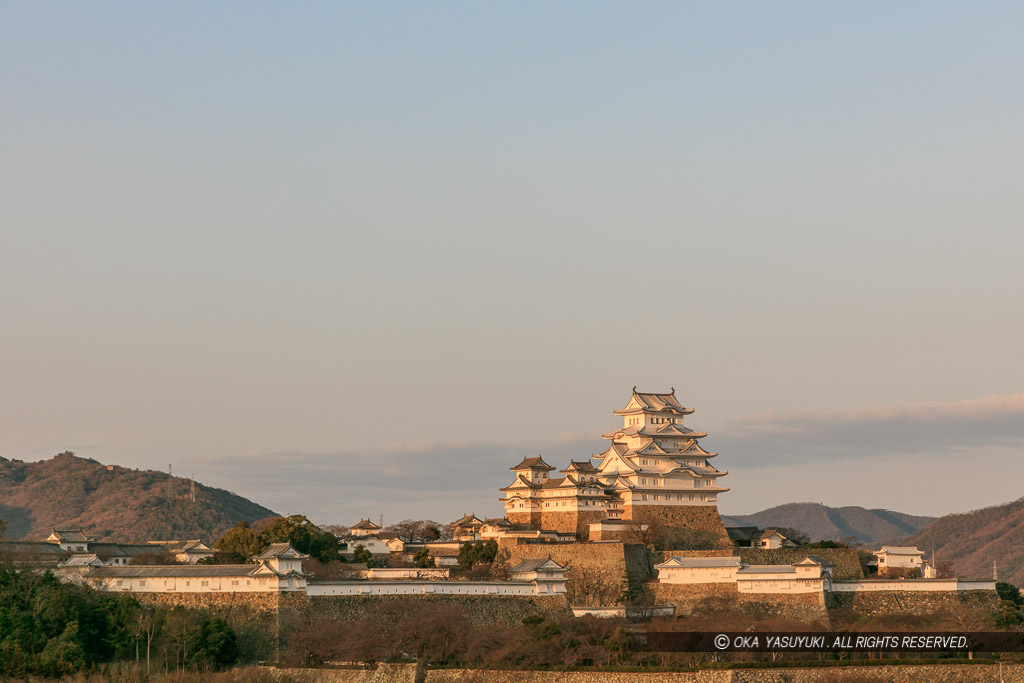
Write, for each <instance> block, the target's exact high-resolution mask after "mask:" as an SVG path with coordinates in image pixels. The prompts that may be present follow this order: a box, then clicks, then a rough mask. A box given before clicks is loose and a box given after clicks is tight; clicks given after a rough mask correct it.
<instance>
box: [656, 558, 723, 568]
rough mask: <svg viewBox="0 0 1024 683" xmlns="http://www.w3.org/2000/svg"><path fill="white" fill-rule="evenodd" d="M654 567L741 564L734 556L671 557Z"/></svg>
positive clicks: (704, 566) (701, 566) (703, 566)
mask: <svg viewBox="0 0 1024 683" xmlns="http://www.w3.org/2000/svg"><path fill="white" fill-rule="evenodd" d="M654 566H655V567H664V568H670V567H680V568H686V569H699V568H711V567H741V566H743V563H742V561H741V560H740V558H738V557H735V556H729V557H672V558H671V559H669V560H666V561H665V562H662V563H661V564H656V565H654Z"/></svg>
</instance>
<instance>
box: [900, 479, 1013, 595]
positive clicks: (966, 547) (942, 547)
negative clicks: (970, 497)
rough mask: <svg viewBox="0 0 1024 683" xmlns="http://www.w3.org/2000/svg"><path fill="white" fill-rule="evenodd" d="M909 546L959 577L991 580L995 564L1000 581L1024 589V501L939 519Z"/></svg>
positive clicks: (908, 543) (915, 536) (923, 530)
mask: <svg viewBox="0 0 1024 683" xmlns="http://www.w3.org/2000/svg"><path fill="white" fill-rule="evenodd" d="M906 543H907V545H916V546H917V547H918V548H920V549H921V550H923V551H925V553H926V555H927V556H929V557H931V553H932V550H934V551H935V561H936V563H937V564H939V565H942V564H943V563H947V562H948V563H949V564H950V565H951V566H952V568H953V570H954V571H955V572H956V573H957V574H958V575H959V576H964V577H969V578H990V577H991V576H992V570H993V566H992V563H993V562H995V563H996V567H995V569H997V570H998V574H999V580H1000V581H1007V582H1009V583H1013V584H1015V585H1017V586H1021V585H1024V498H1019V499H1017V500H1015V501H1012V502H1010V503H1003V504H1001V505H993V506H991V507H987V508H982V509H980V510H972V511H970V512H963V513H958V514H954V515H946V516H944V517H939V518H938V519H936V520H935V521H934V522H932V523H931V524H929V525H928V526H926V527H925V528H924V529H921V531H919V532H917V533H916V534H914V535H913V536H911V537H910V538H909V539H907V541H906Z"/></svg>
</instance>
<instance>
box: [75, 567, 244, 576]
mask: <svg viewBox="0 0 1024 683" xmlns="http://www.w3.org/2000/svg"><path fill="white" fill-rule="evenodd" d="M261 566H262V565H258V564H206V565H204V564H189V565H180V566H169V565H148V566H141V567H96V568H95V569H93V570H92V571H91V572H90V573H89V576H95V577H99V578H111V579H121V578H125V579H128V578H143V579H148V578H151V577H152V578H172V577H185V578H188V577H195V578H201V577H211V576H214V577H216V576H250V575H251V574H252V573H253V572H254V571H256V570H257V569H259V568H260V567H261Z"/></svg>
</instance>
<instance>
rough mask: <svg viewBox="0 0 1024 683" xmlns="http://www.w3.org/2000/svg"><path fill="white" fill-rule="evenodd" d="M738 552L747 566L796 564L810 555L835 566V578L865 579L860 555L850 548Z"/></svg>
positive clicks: (755, 549) (747, 550)
mask: <svg viewBox="0 0 1024 683" xmlns="http://www.w3.org/2000/svg"><path fill="white" fill-rule="evenodd" d="M736 552H737V553H738V554H739V556H740V559H741V560H743V562H744V563H746V564H796V563H797V562H799V561H800V560H802V559H804V558H806V557H807V556H808V555H817V556H818V557H820V558H822V559H823V560H828V561H829V562H831V563H832V564H834V565H835V567H834V568H833V569H832V576H833V578H836V579H863V578H864V572H863V571H862V569H861V566H860V554H859V553H858V552H857V551H856V550H851V549H848V548H774V549H768V548H737V549H736Z"/></svg>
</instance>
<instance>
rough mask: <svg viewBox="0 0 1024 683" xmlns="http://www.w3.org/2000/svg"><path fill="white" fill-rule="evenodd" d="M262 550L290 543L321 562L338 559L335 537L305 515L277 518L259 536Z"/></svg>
mask: <svg viewBox="0 0 1024 683" xmlns="http://www.w3.org/2000/svg"><path fill="white" fill-rule="evenodd" d="M259 541H260V544H261V545H262V549H265V548H267V547H268V546H269V545H270V544H271V543H290V544H291V545H292V547H293V548H295V549H296V550H298V551H299V552H300V553H308V554H309V555H310V556H311V557H314V558H316V559H317V560H320V561H321V562H330V561H331V560H336V559H338V539H337V537H336V536H335V535H334V534H332V533H330V532H328V531H324V530H322V529H321V528H320V527H318V526H316V525H315V524H313V523H312V522H311V521H309V520H308V519H307V518H306V516H305V515H291V516H289V517H278V518H277V519H275V520H274V521H273V522H271V523H270V526H268V527H267V528H266V529H265V530H263V532H262V533H260V535H259Z"/></svg>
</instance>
